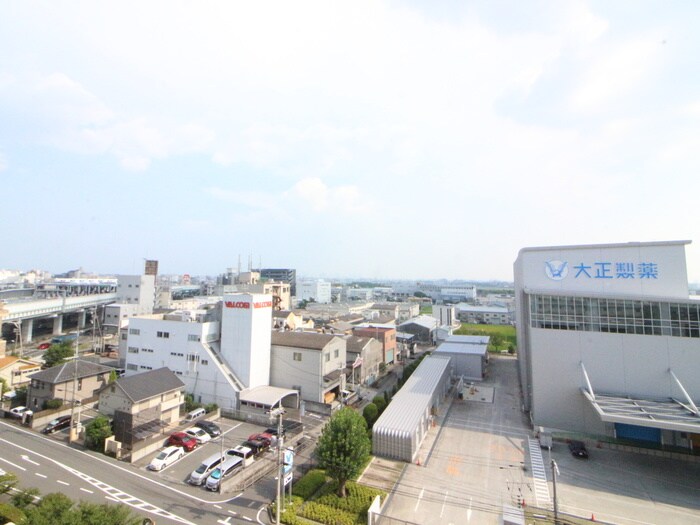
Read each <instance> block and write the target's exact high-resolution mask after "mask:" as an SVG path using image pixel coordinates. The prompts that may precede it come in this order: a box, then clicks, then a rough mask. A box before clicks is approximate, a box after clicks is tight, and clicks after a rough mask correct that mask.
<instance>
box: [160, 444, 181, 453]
mask: <svg viewBox="0 0 700 525" xmlns="http://www.w3.org/2000/svg"><path fill="white" fill-rule="evenodd" d="M173 450H180V447H176V446H175V445H170V446H169V447H165V448H164V449H163V450H161V452H167V453H168V454H170V453H171V452H172V451H173Z"/></svg>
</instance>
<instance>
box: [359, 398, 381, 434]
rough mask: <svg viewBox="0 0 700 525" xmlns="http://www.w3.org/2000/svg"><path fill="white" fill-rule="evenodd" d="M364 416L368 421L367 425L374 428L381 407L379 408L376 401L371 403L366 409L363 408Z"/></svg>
mask: <svg viewBox="0 0 700 525" xmlns="http://www.w3.org/2000/svg"><path fill="white" fill-rule="evenodd" d="M362 417H364V418H365V421H366V422H367V427H368V428H372V425H374V422H375V421H376V420H377V417H379V409H378V408H377V405H375V404H374V403H370V404H369V405H367V406H366V407H365V408H364V410H362Z"/></svg>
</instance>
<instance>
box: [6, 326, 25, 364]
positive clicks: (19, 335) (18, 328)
mask: <svg viewBox="0 0 700 525" xmlns="http://www.w3.org/2000/svg"><path fill="white" fill-rule="evenodd" d="M7 322H8V323H10V324H12V325H13V326H14V327H15V334H16V336H15V341H17V342H18V343H19V357H20V359H21V358H22V321H7Z"/></svg>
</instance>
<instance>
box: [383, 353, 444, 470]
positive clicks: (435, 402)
mask: <svg viewBox="0 0 700 525" xmlns="http://www.w3.org/2000/svg"><path fill="white" fill-rule="evenodd" d="M450 362H451V358H450V357H442V356H438V355H431V356H428V357H426V358H425V359H423V361H421V363H420V365H418V368H416V369H415V371H414V372H413V374H411V377H409V378H408V381H406V383H405V384H404V385H403V387H401V390H399V391H398V392H397V393H396V394H395V395H394V397H393V398H392V400H391V402H390V403H389V405H388V406H387V407H386V409H385V410H384V412H383V413H382V415H381V416H379V419H377V421H376V422H375V423H374V426H373V427H372V453H373V454H374V455H375V456H381V457H384V458H390V459H397V460H401V461H407V462H411V463H412V462H414V461H415V460H416V456H417V455H418V450H419V449H420V445H421V443H422V442H423V440H424V439H425V436H426V435H427V433H428V430H429V429H430V426H431V423H432V419H433V418H434V417H435V415H436V412H437V409H438V406H439V405H440V401H441V400H442V399H443V398H444V397H445V395H447V392H448V390H449V388H450Z"/></svg>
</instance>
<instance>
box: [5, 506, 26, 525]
mask: <svg viewBox="0 0 700 525" xmlns="http://www.w3.org/2000/svg"><path fill="white" fill-rule="evenodd" d="M0 522H2V523H9V522H11V523H17V524H18V525H19V524H20V523H26V522H27V517H26V516H25V515H24V512H22V511H21V510H20V509H18V508H17V507H13V506H12V505H9V504H8V503H0Z"/></svg>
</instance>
